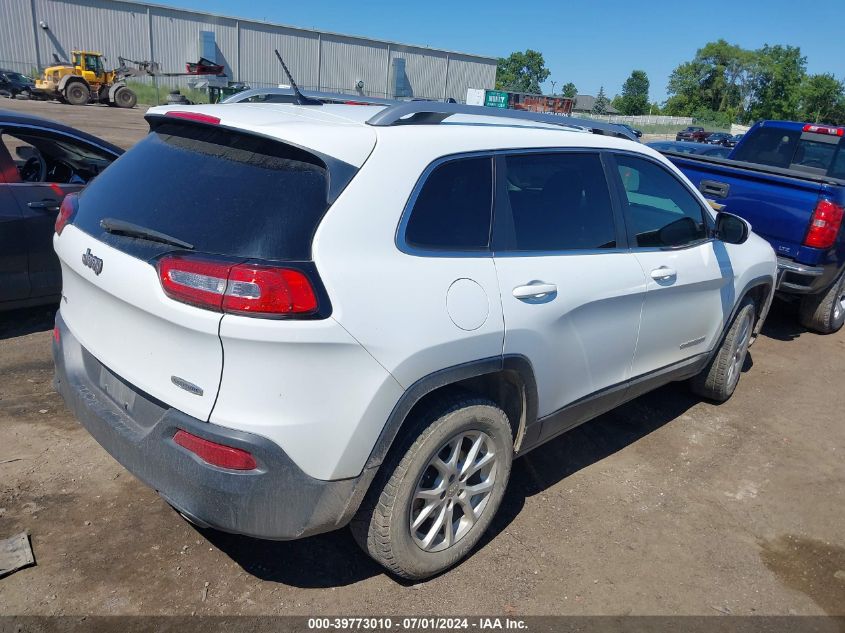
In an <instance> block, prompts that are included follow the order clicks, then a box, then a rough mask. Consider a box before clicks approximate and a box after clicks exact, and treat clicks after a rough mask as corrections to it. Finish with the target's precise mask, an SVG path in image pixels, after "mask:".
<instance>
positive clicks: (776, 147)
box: [732, 127, 801, 168]
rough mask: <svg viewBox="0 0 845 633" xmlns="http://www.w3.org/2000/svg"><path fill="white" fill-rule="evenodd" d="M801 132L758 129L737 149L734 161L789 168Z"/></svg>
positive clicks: (769, 128)
mask: <svg viewBox="0 0 845 633" xmlns="http://www.w3.org/2000/svg"><path fill="white" fill-rule="evenodd" d="M800 136H801V132H799V131H798V130H783V129H778V128H774V127H761V128H757V131H756V132H754V134H751V135H749V136H748V137H746V138H745V139H744V140H743V142H742V144H740V145H738V146H737V148H736V153H735V154H734V155H733V157H732V158H733V159H734V160H744V161H747V162H749V163H759V164H761V165H770V166H772V167H783V168H786V167H789V163H790V162H792V156H793V155H794V154H795V148H796V147H797V146H798V139H799V137H800Z"/></svg>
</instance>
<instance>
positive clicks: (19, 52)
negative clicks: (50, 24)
mask: <svg viewBox="0 0 845 633" xmlns="http://www.w3.org/2000/svg"><path fill="white" fill-rule="evenodd" d="M33 28H34V24H33V22H32V11H31V6H30V3H29V2H28V0H0V68H6V69H8V70H14V71H16V72H19V73H28V72H29V71H30V70H31V69H32V68H34V67H36V66H37V65H38V63H37V61H36V60H37V59H38V57H37V53H36V51H35V38H34V37H33Z"/></svg>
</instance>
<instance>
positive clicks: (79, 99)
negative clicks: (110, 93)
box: [64, 81, 91, 105]
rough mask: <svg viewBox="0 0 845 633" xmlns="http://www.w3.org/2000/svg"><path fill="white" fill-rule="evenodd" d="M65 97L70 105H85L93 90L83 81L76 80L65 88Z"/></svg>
mask: <svg viewBox="0 0 845 633" xmlns="http://www.w3.org/2000/svg"><path fill="white" fill-rule="evenodd" d="M64 98H65V101H67V102H68V103H69V104H70V105H85V104H86V103H88V101H89V99H90V98H91V91H90V90H88V86H86V85H85V84H84V83H82V82H81V81H74V82H71V83H70V84H69V85H68V86H67V87H66V88H65V92H64Z"/></svg>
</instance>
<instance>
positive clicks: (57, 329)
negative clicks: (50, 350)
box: [53, 325, 62, 343]
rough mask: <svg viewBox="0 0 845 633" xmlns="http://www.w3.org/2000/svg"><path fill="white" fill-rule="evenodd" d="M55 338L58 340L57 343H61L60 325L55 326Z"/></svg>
mask: <svg viewBox="0 0 845 633" xmlns="http://www.w3.org/2000/svg"><path fill="white" fill-rule="evenodd" d="M53 340H54V341H56V343H59V342H61V340H62V335H61V332H59V326H58V325H54V326H53Z"/></svg>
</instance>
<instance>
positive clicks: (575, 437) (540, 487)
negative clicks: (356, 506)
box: [476, 354, 751, 551]
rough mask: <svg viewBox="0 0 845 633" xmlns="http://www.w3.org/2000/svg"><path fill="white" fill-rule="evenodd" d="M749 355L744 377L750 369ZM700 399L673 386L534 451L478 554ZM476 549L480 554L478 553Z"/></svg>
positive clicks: (516, 471)
mask: <svg viewBox="0 0 845 633" xmlns="http://www.w3.org/2000/svg"><path fill="white" fill-rule="evenodd" d="M750 356H751V355H750V354H749V355H748V356H747V357H746V363H745V365H744V366H743V372H745V371H748V369H749V367H750V363H751V360H750ZM699 402H701V399H700V398H699V397H697V396H695V395H693V394H692V392H691V391H690V390H689V387H688V386H687V384H686V383H685V382H681V383H671V384H669V385H666V386H664V387H661V388H660V389H657V390H655V391H652V392H650V393H647V394H645V395H643V396H640V397H639V398H637V399H635V400H632V401H631V402H628V403H626V404H624V405H622V406H620V407H618V408H616V409H614V410H613V411H609V412H608V413H605V414H604V415H601V416H599V417H597V418H595V419H594V420H591V421H589V422H586V423H584V424H582V425H581V426H579V427H577V428H574V429H572V430H571V431H568V432H566V433H564V434H563V435H561V436H559V437H557V438H555V439H553V440H551V441H550V442H548V443H547V444H544V445H542V446H540V447H539V448H537V449H535V450H533V451H531V452H530V453H529V454H528V455H526V456H525V457H523V458H521V459H518V460H516V461H515V462H514V464H513V470H512V472H511V480H510V483H509V484H508V492H507V493H506V494H505V498H504V499H503V501H502V505H501V507H500V508H499V512H498V513H497V514H496V517H495V519H494V520H493V523H492V525H491V526H490V529H489V530H488V531H487V534H485V535H484V537H483V538H482V540H481V543H480V544H479V548H480V547H483V546H484V545H485V544H486V543H487V542H489V541H490V540H492V539H493V538H495V537H496V536H497V535H498V534H499V533H501V532H503V531H504V530H506V529H507V527H508V526H509V525H510V523H511V522H512V521H513V520H514V519H515V518H516V517H517V516H518V515H519V513H520V512H522V509H523V507H524V505H525V500H526V499H527V498H529V497H532V496H534V495H536V494H539V493H542V492H544V491H545V490H547V489H548V488H550V487H552V486H554V485H555V484H558V483H559V482H561V481H562V480H564V479H566V478H567V477H569V476H570V475H573V474H574V473H577V472H578V471H579V470H581V469H583V468H586V467H588V466H591V465H593V464H595V463H597V462H599V461H601V460H603V459H605V458H606V457H609V456H610V455H613V454H614V453H617V452H618V451H620V450H622V449H624V448H625V447H627V446H630V445H631V444H634V443H635V442H637V441H639V440H640V439H642V438H644V437H646V436H647V435H649V434H651V433H652V432H654V431H656V430H657V429H659V428H661V427H662V426H664V425H666V424H668V423H670V422H672V421H673V420H675V419H677V418H678V417H679V416H681V415H683V414H684V413H685V412H686V411H687V410H688V409H690V408H691V407H692V406H694V405H696V404H698V403H699ZM477 550H478V548H476V551H477Z"/></svg>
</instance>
